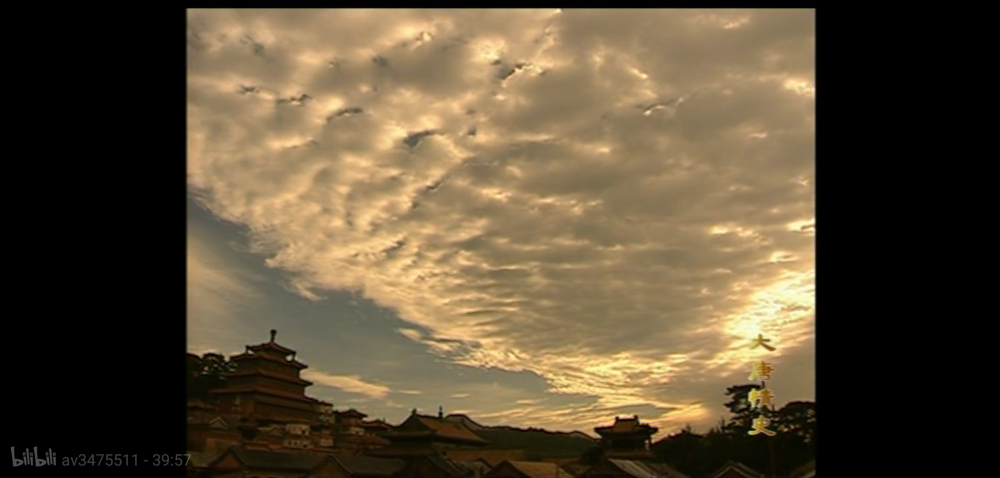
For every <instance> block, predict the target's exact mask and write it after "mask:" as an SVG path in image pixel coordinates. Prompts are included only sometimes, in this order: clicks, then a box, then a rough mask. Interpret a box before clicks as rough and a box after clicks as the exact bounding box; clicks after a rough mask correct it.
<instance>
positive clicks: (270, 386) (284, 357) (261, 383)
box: [212, 330, 330, 427]
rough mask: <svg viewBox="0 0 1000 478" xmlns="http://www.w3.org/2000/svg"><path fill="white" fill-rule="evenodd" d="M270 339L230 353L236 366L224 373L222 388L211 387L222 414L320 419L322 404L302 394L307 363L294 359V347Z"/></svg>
mask: <svg viewBox="0 0 1000 478" xmlns="http://www.w3.org/2000/svg"><path fill="white" fill-rule="evenodd" d="M277 333H278V332H277V331H276V330H271V340H270V341H269V342H266V343H263V344H259V345H248V346H247V348H246V352H244V353H242V354H239V355H234V356H232V357H230V361H231V362H233V363H235V364H236V370H235V371H233V372H231V373H228V374H226V375H225V378H226V386H225V388H221V389H217V390H213V391H212V394H213V395H214V396H215V397H216V398H217V400H218V409H219V412H220V413H222V414H231V415H238V416H241V417H251V418H253V419H255V420H256V421H258V422H265V423H271V424H276V425H279V424H280V425H289V424H291V425H297V424H301V425H305V426H306V427H308V426H310V425H312V424H314V423H319V422H320V415H321V413H322V409H323V408H325V407H324V406H325V405H330V404H328V403H325V402H322V401H320V400H317V399H315V398H312V397H309V396H306V394H305V389H306V387H308V386H310V385H312V382H310V381H308V380H304V379H302V378H301V377H300V376H299V375H300V373H301V372H302V370H304V369H306V368H308V366H307V365H306V364H304V363H302V362H299V361H298V360H296V359H295V351H294V350H292V349H289V348H287V347H283V346H281V345H278V344H277V343H276V342H275V341H274V338H275V336H276V335H277Z"/></svg>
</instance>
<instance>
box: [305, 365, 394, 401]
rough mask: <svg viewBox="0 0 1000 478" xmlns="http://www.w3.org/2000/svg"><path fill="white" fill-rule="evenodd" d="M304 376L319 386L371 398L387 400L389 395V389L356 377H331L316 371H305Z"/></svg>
mask: <svg viewBox="0 0 1000 478" xmlns="http://www.w3.org/2000/svg"><path fill="white" fill-rule="evenodd" d="M302 376H303V377H304V378H305V379H306V380H310V381H312V382H314V383H315V384H317V385H323V386H326V387H334V388H339V389H341V390H343V391H345V392H350V393H357V394H361V395H365V396H367V397H371V398H385V396H386V395H388V394H389V387H386V386H384V385H377V384H373V383H368V382H365V381H364V380H361V379H360V378H359V377H356V376H343V375H330V374H327V373H323V372H319V371H315V370H303V371H302Z"/></svg>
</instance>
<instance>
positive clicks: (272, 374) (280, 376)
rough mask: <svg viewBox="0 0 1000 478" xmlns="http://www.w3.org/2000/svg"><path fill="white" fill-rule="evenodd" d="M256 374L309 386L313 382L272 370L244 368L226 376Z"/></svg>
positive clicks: (250, 375) (249, 375)
mask: <svg viewBox="0 0 1000 478" xmlns="http://www.w3.org/2000/svg"><path fill="white" fill-rule="evenodd" d="M254 375H263V376H265V377H271V378H276V379H278V380H284V381H286V382H291V383H295V384H298V385H306V386H309V385H312V384H313V383H312V382H310V381H308V380H305V379H302V378H299V377H295V376H288V375H286V374H283V373H277V372H272V371H270V370H243V371H238V372H231V373H227V374H226V375H225V377H226V378H231V377H252V376H254Z"/></svg>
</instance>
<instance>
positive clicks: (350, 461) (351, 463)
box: [333, 455, 406, 477]
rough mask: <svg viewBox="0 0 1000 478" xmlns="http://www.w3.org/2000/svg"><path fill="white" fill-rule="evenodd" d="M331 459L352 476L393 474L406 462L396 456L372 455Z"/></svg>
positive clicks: (335, 456) (388, 475) (387, 475)
mask: <svg viewBox="0 0 1000 478" xmlns="http://www.w3.org/2000/svg"><path fill="white" fill-rule="evenodd" d="M333 459H334V460H335V461H336V462H337V463H338V464H339V465H340V466H341V467H343V468H344V470H346V471H347V472H348V473H350V474H351V475H354V476H373V477H374V476H386V477H390V476H393V475H394V474H395V473H396V472H398V471H399V470H401V469H402V468H403V467H404V466H406V463H404V462H403V460H400V459H398V458H378V457H373V456H337V455H334V456H333Z"/></svg>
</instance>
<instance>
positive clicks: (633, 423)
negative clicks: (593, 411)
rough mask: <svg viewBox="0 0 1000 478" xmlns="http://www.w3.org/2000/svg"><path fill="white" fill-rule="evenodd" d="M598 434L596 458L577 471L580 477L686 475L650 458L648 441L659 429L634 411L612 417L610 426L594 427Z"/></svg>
mask: <svg viewBox="0 0 1000 478" xmlns="http://www.w3.org/2000/svg"><path fill="white" fill-rule="evenodd" d="M594 431H595V432H597V434H598V435H600V437H601V448H602V451H603V455H602V457H601V459H600V462H599V463H598V464H597V465H595V466H593V467H590V468H589V469H588V470H586V471H585V472H583V473H581V476H582V478H649V477H658V478H687V477H686V476H685V475H684V474H683V473H681V472H680V471H678V470H676V469H674V468H673V467H671V466H669V465H667V464H664V463H657V462H655V461H653V453H652V451H650V445H651V444H652V441H653V435H654V434H656V432H657V431H659V429H657V428H656V427H654V426H651V425H649V424H645V423H641V422H640V421H639V416H638V415H633V416H632V417H631V418H621V417H615V423H614V424H613V425H610V426H605V427H597V428H594Z"/></svg>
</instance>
